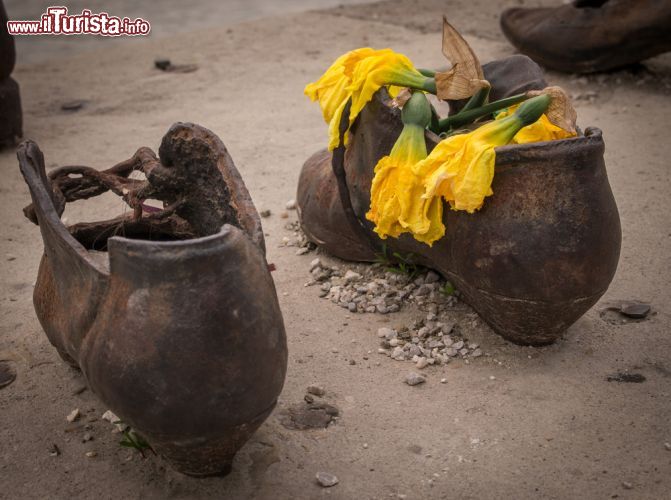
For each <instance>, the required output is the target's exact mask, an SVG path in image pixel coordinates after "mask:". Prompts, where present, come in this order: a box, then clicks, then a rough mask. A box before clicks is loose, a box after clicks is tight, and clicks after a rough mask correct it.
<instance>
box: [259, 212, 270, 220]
mask: <svg viewBox="0 0 671 500" xmlns="http://www.w3.org/2000/svg"><path fill="white" fill-rule="evenodd" d="M271 214H272V212H271V211H270V210H261V211H260V212H259V215H260V216H261V217H263V218H264V219H265V218H268V217H270V216H271Z"/></svg>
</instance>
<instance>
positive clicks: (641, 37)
mask: <svg viewBox="0 0 671 500" xmlns="http://www.w3.org/2000/svg"><path fill="white" fill-rule="evenodd" d="M500 21H501V29H502V30H503V33H504V35H505V36H506V37H507V38H508V40H509V41H510V43H512V44H513V45H514V46H515V47H516V48H517V49H518V50H519V51H520V52H522V53H523V54H526V55H528V56H529V57H531V58H532V59H533V60H534V61H536V62H537V63H539V64H542V65H543V66H545V67H548V68H552V69H556V70H559V71H565V72H571V73H590V72H595V71H604V70H609V69H614V68H618V67H621V66H625V65H628V64H633V63H636V62H639V61H642V60H644V59H647V58H649V57H653V56H656V55H658V54H662V53H664V52H667V51H670V50H671V2H668V1H666V2H665V1H659V0H578V1H575V2H573V3H571V4H566V5H562V6H559V7H539V8H524V7H516V8H512V9H508V10H506V11H504V12H503V14H501V20H500Z"/></svg>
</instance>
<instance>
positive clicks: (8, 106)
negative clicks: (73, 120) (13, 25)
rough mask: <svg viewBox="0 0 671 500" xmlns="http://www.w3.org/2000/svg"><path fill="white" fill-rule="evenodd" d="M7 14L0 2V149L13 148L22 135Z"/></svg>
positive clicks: (18, 96)
mask: <svg viewBox="0 0 671 500" xmlns="http://www.w3.org/2000/svg"><path fill="white" fill-rule="evenodd" d="M7 19H8V18H7V12H6V11H5V6H4V4H3V3H2V0H0V149H2V148H4V147H13V146H14V145H15V144H16V142H15V141H16V138H17V137H21V136H22V135H23V114H22V111H21V96H20V94H19V84H18V83H16V81H15V80H14V79H13V78H12V77H11V76H10V75H11V74H12V71H13V70H14V63H15V62H16V51H15V48H14V37H13V36H12V35H10V34H9V31H8V30H7Z"/></svg>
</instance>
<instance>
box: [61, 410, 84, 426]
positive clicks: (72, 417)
mask: <svg viewBox="0 0 671 500" xmlns="http://www.w3.org/2000/svg"><path fill="white" fill-rule="evenodd" d="M81 416H82V414H81V412H80V411H79V408H75V409H74V410H72V411H71V412H70V414H69V415H68V416H67V417H65V420H67V421H68V422H70V423H72V422H75V421H77V420H79V417H81Z"/></svg>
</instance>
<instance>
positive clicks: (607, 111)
mask: <svg viewBox="0 0 671 500" xmlns="http://www.w3.org/2000/svg"><path fill="white" fill-rule="evenodd" d="M447 3H450V8H449V9H448V12H450V11H451V12H452V13H453V15H452V16H451V17H452V19H453V21H454V24H455V25H456V26H457V27H460V23H463V24H462V25H463V26H464V28H463V29H464V31H465V33H466V34H467V38H468V39H469V41H470V42H471V43H472V45H473V47H474V48H475V50H476V51H477V53H478V54H479V55H480V56H481V59H482V60H483V61H488V60H490V59H493V58H496V57H500V56H504V55H508V54H511V53H513V49H512V48H511V47H510V46H509V45H508V44H507V43H506V42H505V41H504V39H503V38H502V36H501V35H500V33H499V32H498V30H497V28H496V17H495V15H494V13H495V12H496V10H495V9H494V5H495V4H499V5H510V4H513V3H514V2H506V1H500V2H485V1H478V2H476V1H473V2H469V1H466V0H463V1H455V2H437V1H427V2H424V3H422V2H421V1H420V2H413V1H410V0H404V1H401V0H399V1H392V2H383V3H380V4H374V5H372V6H350V7H344V8H336V9H332V10H330V11H322V12H306V13H298V14H289V15H286V16H277V17H273V18H272V19H267V20H256V21H252V22H248V23H241V24H236V25H235V26H232V27H214V28H204V29H200V30H197V31H191V32H185V33H180V34H176V35H175V36H172V37H168V38H154V39H150V40H138V41H137V42H133V43H125V44H116V45H115V46H114V47H112V48H105V47H102V46H101V48H100V49H99V50H97V51H95V52H86V53H81V54H74V55H72V56H70V57H68V58H60V59H52V60H49V61H47V62H44V63H42V64H39V65H38V64H21V63H19V65H18V67H17V69H16V71H15V73H14V77H15V78H16V79H17V80H18V81H19V82H20V84H21V91H22V97H23V105H24V110H25V115H24V120H25V127H24V128H25V136H26V137H27V138H31V139H34V140H36V141H37V142H38V143H39V145H40V147H41V148H42V150H43V151H44V154H45V157H46V162H47V166H48V167H50V168H53V167H55V166H58V165H66V164H83V165H90V166H94V167H97V168H106V167H108V166H111V165H112V164H114V163H116V162H118V161H120V160H122V159H125V158H128V157H130V156H131V155H132V154H133V153H134V151H135V150H136V149H137V148H138V147H140V146H144V145H146V146H150V147H153V148H156V147H157V146H158V142H159V141H160V138H161V137H162V135H163V134H164V133H165V131H166V130H167V129H168V127H169V126H170V125H171V124H172V123H173V122H175V121H192V122H195V123H199V124H201V125H204V126H206V127H208V128H210V129H212V130H213V131H215V132H216V133H217V134H218V135H219V136H220V137H221V138H222V140H223V141H224V143H225V144H226V145H227V147H228V149H229V151H230V152H231V154H232V156H233V158H234V160H235V162H236V165H237V167H238V169H239V170H240V171H241V173H242V175H243V177H244V179H245V182H246V184H247V186H248V188H249V190H250V192H251V194H252V197H253V198H254V201H255V203H256V206H257V208H258V209H259V210H262V209H270V210H272V212H273V215H272V216H271V217H269V218H267V219H264V220H263V223H264V229H265V232H266V241H267V247H268V260H269V262H273V263H275V264H276V266H277V271H276V272H275V273H273V276H274V278H275V283H276V286H277V289H278V295H279V299H280V304H281V306H282V310H283V314H284V319H285V324H286V329H287V335H288V342H289V367H288V373H287V378H286V383H285V388H284V392H283V393H282V395H281V396H280V403H279V406H278V409H277V410H276V411H275V413H274V414H273V415H271V417H270V418H269V419H268V420H267V422H266V423H265V424H264V425H263V426H262V427H261V429H260V430H259V431H258V432H257V433H256V434H255V435H254V437H253V438H252V439H251V440H250V441H249V443H248V444H247V445H246V446H245V447H244V448H243V449H242V450H241V451H240V453H239V454H238V456H237V458H236V460H235V463H234V471H233V473H232V474H231V475H230V476H228V477H226V478H209V479H201V480H197V479H192V478H189V477H185V476H182V475H180V474H178V473H176V472H174V471H172V470H171V469H169V468H167V467H166V465H165V463H164V462H162V461H161V460H160V459H159V458H155V457H150V458H148V459H146V460H143V459H141V458H140V457H139V456H138V455H137V454H135V453H133V452H132V451H130V450H128V449H126V448H123V447H120V446H119V445H118V444H117V443H118V441H119V435H118V434H112V433H111V428H110V425H109V424H108V423H107V422H104V421H102V420H101V419H100V416H101V415H102V413H103V412H104V411H105V410H106V409H107V408H105V406H104V405H103V404H102V403H100V402H99V401H98V400H97V399H96V397H95V396H94V395H93V394H91V392H90V391H84V392H82V393H81V394H75V392H77V389H78V388H80V387H81V386H82V384H83V379H82V377H81V375H80V374H79V373H78V372H76V371H73V370H72V369H70V368H68V367H67V366H66V365H65V364H64V363H63V362H61V360H60V359H59V358H58V356H57V354H56V352H55V350H54V349H53V347H52V346H51V345H50V344H49V342H48V341H47V339H46V337H45V335H44V333H43V332H42V330H41V327H40V325H39V323H38V321H37V319H36V317H35V314H34V310H33V306H32V285H33V283H34V280H35V277H36V275H37V266H38V263H39V259H40V255H41V253H42V242H41V239H40V236H39V231H38V228H37V227H35V226H33V225H32V224H31V223H29V222H28V221H27V220H26V219H24V217H23V215H22V212H21V208H22V207H23V206H24V205H25V204H27V203H28V201H29V195H28V190H27V187H26V186H25V184H24V182H23V180H22V178H21V176H20V174H19V170H18V166H17V162H16V159H15V155H14V153H13V152H12V151H5V152H2V153H0V174H1V175H2V179H3V180H2V183H1V184H0V192H1V193H2V195H1V198H0V201H1V203H2V205H1V206H2V219H1V221H0V228H1V229H0V231H1V238H0V276H1V277H2V279H1V280H0V282H1V283H0V286H1V291H0V300H1V301H2V309H1V314H0V352H2V353H3V354H7V353H10V354H11V355H12V356H14V357H16V358H17V359H18V361H17V362H16V363H15V366H16V369H17V371H18V378H17V380H16V382H14V384H12V385H11V386H9V387H7V388H5V389H2V390H0V498H8V499H10V498H11V499H14V498H73V497H81V498H199V497H213V498H235V499H237V498H282V499H285V498H286V499H289V498H322V497H328V498H366V499H368V498H380V499H381V498H408V499H420V498H473V499H476V498H477V499H486V498H502V497H508V498H590V499H591V498H595V499H600V498H604V499H605V498H632V499H634V498H635V499H660V498H670V494H669V492H670V491H671V450H668V449H666V448H665V446H664V444H665V443H668V442H671V336H670V331H669V325H670V312H671V294H669V283H670V278H671V224H670V222H669V220H670V218H669V212H668V206H669V202H668V199H669V198H668V193H669V189H670V188H671V169H669V158H670V157H671V142H670V141H669V140H668V126H669V124H670V123H669V112H670V111H671V105H670V103H671V99H670V94H671V57H670V56H669V55H668V54H667V55H666V56H662V57H659V58H656V59H655V60H652V61H651V62H650V63H649V64H648V68H649V70H647V71H644V70H639V71H638V72H637V73H635V74H633V73H632V72H631V71H623V72H617V73H612V74H609V75H605V76H599V77H590V78H577V77H575V76H573V75H559V74H555V73H549V74H548V80H549V81H550V82H552V83H555V84H559V85H562V86H563V87H564V88H566V89H567V90H568V91H569V92H570V93H572V94H574V96H576V97H580V99H578V100H576V101H575V104H576V108H577V111H578V119H579V125H581V126H582V127H583V128H584V127H586V126H588V125H591V126H597V127H600V128H601V129H603V132H604V138H605V141H606V164H607V167H608V174H609V178H610V182H611V186H612V188H613V192H614V195H615V198H616V201H617V203H618V207H619V210H620V216H621V220H622V231H623V242H622V254H621V260H620V265H619V268H618V272H617V275H616V276H615V279H614V281H613V283H612V285H611V287H610V289H609V291H608V293H607V294H606V296H605V297H604V298H603V300H602V301H601V302H600V304H598V305H597V306H595V308H593V309H592V310H591V311H589V312H588V313H587V314H586V315H585V316H584V317H582V318H581V319H580V320H579V321H578V322H577V323H576V324H575V325H573V326H572V327H571V328H570V329H569V330H568V332H567V333H566V335H565V337H564V339H563V340H561V341H560V342H558V343H557V344H555V345H553V346H550V347H546V348H542V349H536V348H525V347H519V346H515V345H512V344H510V343H508V342H506V341H504V340H503V339H501V338H500V337H499V336H497V335H495V334H494V333H493V332H492V331H491V330H490V329H489V328H488V327H487V326H486V325H484V324H483V323H482V322H481V321H480V320H479V319H478V318H477V317H476V316H475V315H474V314H472V313H470V312H469V310H468V309H467V308H464V307H462V308H459V310H458V311H456V312H455V313H454V317H453V318H452V319H455V320H457V321H459V322H460V324H462V325H463V327H464V328H465V329H467V331H468V332H469V338H470V339H472V340H473V341H475V342H477V343H479V344H480V345H481V346H482V348H483V350H484V351H485V352H486V353H488V354H489V356H484V357H483V358H480V359H478V360H475V361H473V362H471V363H470V364H468V365H466V364H464V363H462V362H460V361H456V362H453V363H450V364H449V365H447V366H445V367H442V368H438V367H429V368H427V369H426V370H425V372H426V375H427V377H428V381H427V383H426V384H423V385H422V386H417V387H409V386H407V385H406V384H404V383H403V382H402V380H403V378H404V376H405V375H406V373H408V372H409V371H411V370H412V369H413V367H412V365H411V364H410V363H400V362H396V361H392V360H391V359H389V358H387V357H384V356H380V355H377V354H376V353H375V351H376V349H377V347H378V339H377V337H376V333H375V332H376V330H377V328H378V327H380V326H388V325H391V326H393V325H396V324H399V323H402V322H404V321H408V320H410V319H412V318H415V317H419V316H420V312H418V311H416V310H414V309H413V308H404V309H403V310H402V311H401V312H400V313H396V314H392V315H387V316H381V315H375V314H366V315H356V314H355V315H348V314H347V313H346V312H345V311H344V309H341V308H339V307H337V306H336V305H334V304H331V303H330V302H327V301H324V300H322V299H319V298H318V295H317V290H316V289H315V288H306V287H304V286H303V284H304V283H305V282H306V281H307V280H308V278H309V275H308V264H309V262H310V260H312V259H313V258H314V257H315V254H314V253H311V254H308V255H304V256H297V255H295V250H296V249H295V248H287V247H282V246H281V242H282V238H283V237H285V236H287V235H289V233H288V231H287V230H286V229H284V225H285V224H286V222H287V221H291V220H294V219H295V217H296V215H295V212H290V218H289V219H282V218H280V217H279V216H278V214H279V213H280V212H281V211H283V209H284V205H285V202H286V201H287V200H289V199H291V198H293V197H294V195H295V187H296V181H297V178H298V174H299V171H300V167H301V165H302V162H303V161H304V160H305V159H306V158H307V157H308V156H309V155H310V154H311V153H312V152H313V151H315V150H317V149H318V148H320V147H322V146H323V145H324V144H325V141H326V126H325V124H324V123H323V121H322V119H321V115H320V113H319V110H318V107H317V106H316V105H314V104H312V103H310V102H309V101H308V99H307V98H305V97H304V96H303V93H302V89H303V86H304V84H305V83H306V82H308V81H311V80H312V79H314V78H316V77H317V76H318V75H319V74H320V73H321V72H322V71H323V70H324V69H325V67H326V66H327V65H328V64H329V63H330V62H331V61H332V60H333V59H334V58H335V57H336V56H337V55H339V54H340V53H342V52H344V51H346V50H349V49H352V48H355V47H359V46H363V45H371V46H375V47H383V46H390V47H392V48H394V49H396V50H399V51H403V52H404V53H406V54H407V55H408V56H409V57H410V58H411V59H412V60H413V61H414V62H415V63H416V64H417V65H418V66H420V67H438V66H441V65H444V64H445V63H444V61H443V59H442V56H441V53H440V34H439V33H438V31H437V27H438V26H439V24H438V23H437V22H436V21H434V20H438V19H439V18H440V17H439V16H440V13H441V12H442V10H445V5H444V4H447ZM545 3H548V2H547V1H546V2H545ZM550 3H551V2H550ZM417 4H422V5H423V6H424V8H423V9H422V10H421V11H420V12H414V11H413V10H416V9H417V7H416V5H417ZM428 20H431V22H430V23H429V24H426V22H427V21H428ZM99 45H100V44H99ZM158 55H165V56H168V57H170V58H171V59H172V60H173V62H176V63H197V64H198V65H199V69H198V71H196V72H193V73H188V74H169V73H163V72H160V71H158V70H155V69H154V68H153V66H152V63H153V60H154V58H155V57H156V56H158ZM590 92H594V94H591V93H590ZM72 99H85V100H87V101H88V104H87V105H86V106H85V107H84V108H83V109H82V110H81V111H79V112H76V113H71V112H70V113H69V112H64V111H61V109H60V105H61V103H62V102H64V101H68V100H72ZM120 210H122V202H121V201H120V200H118V199H116V198H114V197H113V196H105V197H103V198H101V199H99V200H96V201H86V202H78V203H76V204H73V205H71V206H69V207H68V209H67V210H66V213H65V216H66V217H67V218H68V221H69V222H74V221H76V220H94V219H96V218H100V217H108V216H109V215H110V214H114V213H118V212H119V211H120ZM321 257H322V258H323V259H325V260H328V257H327V256H321ZM632 298H633V299H639V300H644V301H649V302H651V303H652V306H653V309H654V312H655V314H653V315H652V316H651V317H650V318H649V319H648V320H646V321H643V322H639V323H629V324H623V325H613V324H611V323H608V322H606V321H604V320H603V319H602V318H601V317H600V314H599V308H600V307H602V305H603V303H605V302H606V301H609V300H616V299H632ZM369 351H372V354H368V352H369ZM366 358H367V359H366ZM350 360H355V361H356V364H354V365H351V364H350ZM619 370H630V371H635V372H637V373H641V374H643V375H644V376H645V377H646V379H647V380H646V381H645V382H644V383H642V384H624V383H616V382H608V381H607V380H606V379H607V376H608V375H609V374H611V373H613V372H616V371H619ZM441 378H446V379H447V383H445V384H441V383H440V379H441ZM311 383H319V384H322V385H323V386H324V387H325V388H326V390H327V395H326V400H327V401H328V402H330V403H331V404H334V405H335V406H337V407H338V408H339V409H340V410H341V412H342V416H341V418H340V420H339V421H338V423H337V424H336V425H332V426H330V427H329V428H328V429H325V430H319V431H292V430H288V429H286V428H284V427H283V426H282V425H281V424H280V423H279V420H278V417H277V414H278V412H279V411H281V410H282V408H284V407H286V406H288V405H291V404H294V403H298V402H300V401H301V400H302V398H303V395H304V393H305V388H306V386H307V385H309V384H311ZM74 408H79V409H80V410H81V411H82V412H84V413H85V415H87V416H88V417H90V419H91V420H94V419H95V420H94V421H93V422H91V427H92V429H91V430H90V431H88V432H91V433H92V434H93V436H94V440H93V441H90V442H87V443H83V442H82V436H83V433H84V432H85V431H84V430H83V429H76V430H74V431H70V432H68V431H66V429H67V427H68V424H67V422H66V420H65V417H66V415H68V413H70V411H72V410H73V409H74ZM53 444H56V445H57V446H58V447H59V449H60V450H61V452H62V453H61V455H60V456H57V457H54V456H51V455H50V454H49V450H50V448H51V447H52V445H53ZM364 444H367V447H364ZM91 450H95V451H96V452H97V456H96V457H94V458H88V457H87V456H85V453H86V452H87V451H91ZM320 470H321V471H329V472H332V473H334V474H336V475H337V476H338V477H339V478H340V483H339V484H338V485H337V486H335V487H333V488H330V489H322V488H320V487H319V486H318V485H317V484H316V483H315V480H314V476H315V473H316V472H317V471H320ZM623 483H627V484H626V485H623Z"/></svg>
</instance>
